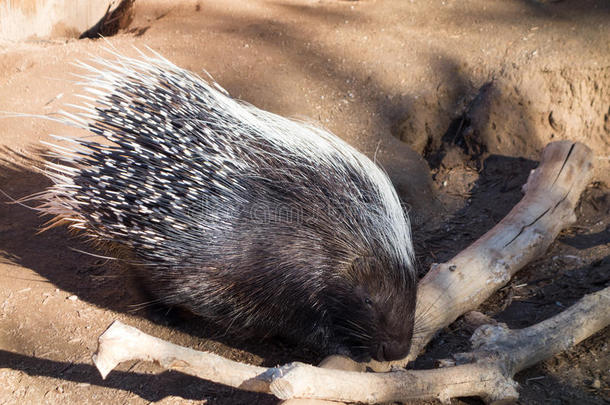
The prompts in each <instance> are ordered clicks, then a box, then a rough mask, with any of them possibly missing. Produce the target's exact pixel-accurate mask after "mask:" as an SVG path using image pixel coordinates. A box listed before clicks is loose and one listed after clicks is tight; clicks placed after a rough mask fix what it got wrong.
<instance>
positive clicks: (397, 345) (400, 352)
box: [373, 340, 411, 361]
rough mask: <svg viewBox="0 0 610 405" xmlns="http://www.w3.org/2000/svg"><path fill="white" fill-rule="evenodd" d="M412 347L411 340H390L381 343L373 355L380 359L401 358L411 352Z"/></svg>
mask: <svg viewBox="0 0 610 405" xmlns="http://www.w3.org/2000/svg"><path fill="white" fill-rule="evenodd" d="M410 348H411V342H409V341H407V342H404V341H399V340H388V341H385V342H381V343H380V344H379V346H378V348H377V353H376V355H375V356H373V357H375V360H378V361H392V360H399V359H402V358H404V357H406V355H407V354H409V349H410Z"/></svg>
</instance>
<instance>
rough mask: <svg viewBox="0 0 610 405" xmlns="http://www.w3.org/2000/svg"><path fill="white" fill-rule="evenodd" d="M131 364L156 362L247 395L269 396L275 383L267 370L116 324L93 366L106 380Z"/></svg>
mask: <svg viewBox="0 0 610 405" xmlns="http://www.w3.org/2000/svg"><path fill="white" fill-rule="evenodd" d="M129 360H145V361H154V362H157V363H159V364H160V365H161V367H163V368H166V369H168V370H169V369H172V370H177V371H181V372H183V373H185V374H190V375H194V376H196V377H199V378H202V379H204V380H208V381H213V382H215V383H219V384H224V385H228V386H231V387H235V388H240V389H243V390H246V391H255V392H269V383H270V382H271V377H269V376H266V374H265V373H266V372H267V369H266V368H264V367H258V366H252V365H249V364H243V363H239V362H236V361H232V360H229V359H225V358H224V357H221V356H218V355H216V354H214V353H209V352H199V351H196V350H193V349H188V348H186V347H182V346H178V345H175V344H173V343H170V342H167V341H165V340H162V339H159V338H156V337H153V336H150V335H147V334H146V333H144V332H141V331H140V330H138V329H136V328H134V327H132V326H128V325H125V324H123V323H121V322H120V321H114V322H113V323H112V324H111V325H110V326H109V327H108V329H106V331H105V332H104V333H103V334H102V335H101V336H100V337H99V339H98V348H97V352H96V353H95V354H94V355H93V363H94V364H95V366H96V367H97V369H98V370H99V372H100V374H101V375H102V378H106V376H107V375H108V373H109V372H110V371H112V370H113V369H114V368H115V367H116V366H117V365H118V364H119V363H122V362H124V361H129Z"/></svg>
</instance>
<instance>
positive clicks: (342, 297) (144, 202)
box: [38, 54, 416, 361]
mask: <svg viewBox="0 0 610 405" xmlns="http://www.w3.org/2000/svg"><path fill="white" fill-rule="evenodd" d="M116 58H117V59H115V60H106V59H101V58H98V59H95V60H94V62H95V63H94V64H93V65H88V64H84V63H81V64H80V65H81V67H83V68H84V69H86V70H87V73H86V74H85V75H84V76H82V78H83V79H84V84H85V91H86V92H87V93H88V94H87V95H83V97H84V98H87V99H89V100H90V101H91V102H90V103H89V102H83V104H82V105H80V106H75V107H78V108H80V110H81V111H80V112H79V113H78V114H70V113H67V112H63V114H62V117H63V118H62V119H61V120H62V121H63V122H64V123H67V124H70V125H75V126H77V127H80V128H83V129H86V130H88V131H89V132H91V133H93V134H95V135H100V136H101V137H103V138H105V139H106V141H108V142H101V143H99V142H96V141H95V140H93V139H91V138H90V137H87V138H76V139H73V138H62V137H57V138H59V139H62V140H66V141H69V142H71V144H72V145H73V146H71V147H69V148H65V147H61V146H58V147H57V148H56V149H55V151H56V156H59V157H60V159H61V161H60V162H59V163H52V162H50V161H49V163H48V166H47V167H48V169H47V175H48V176H49V177H50V178H51V179H52V180H53V182H54V185H53V186H51V187H49V188H48V189H47V190H45V191H44V192H42V193H40V195H39V196H38V198H40V199H41V200H42V204H41V206H40V210H41V211H42V212H44V213H45V214H51V215H53V216H54V219H52V220H51V221H50V222H51V223H52V224H57V223H62V222H67V223H68V224H69V226H70V227H71V228H76V229H81V230H85V231H86V233H87V234H88V235H91V236H92V237H93V238H94V239H95V240H96V241H98V242H103V243H108V244H112V245H119V246H122V247H124V248H127V249H129V251H130V252H132V254H131V258H132V262H135V263H136V265H135V266H133V268H134V269H135V272H136V273H137V275H138V276H139V279H140V280H143V281H144V283H145V287H146V289H148V290H149V291H151V292H152V293H153V294H154V295H155V296H156V297H157V298H158V299H159V300H160V301H161V302H162V303H164V304H166V305H170V306H180V307H184V308H186V309H188V310H190V311H192V312H193V313H195V314H196V315H199V316H201V317H202V318H204V319H206V320H208V321H212V322H213V323H215V324H218V325H220V326H222V327H224V328H230V329H231V330H239V331H248V332H249V334H255V335H264V336H276V335H277V336H283V337H286V338H289V339H291V340H293V341H295V342H297V343H302V344H307V345H310V346H313V347H315V348H316V349H318V350H320V351H321V352H323V353H326V354H329V353H343V354H348V355H350V356H352V357H353V358H355V359H357V360H368V359H370V358H374V359H376V360H379V361H383V360H394V359H398V358H401V357H403V356H404V355H406V354H407V353H408V350H409V348H410V342H411V337H412V333H413V325H414V319H413V318H414V309H415V293H416V276H415V272H414V258H413V247H412V241H411V233H410V232H411V231H410V225H409V221H408V217H407V215H406V214H405V213H404V211H403V209H402V206H401V203H400V201H399V198H398V196H397V194H396V191H395V190H394V188H393V186H392V184H391V182H390V180H389V178H388V177H387V175H386V174H385V173H384V172H383V171H382V170H381V169H380V168H379V167H378V166H377V165H376V164H375V163H373V162H372V161H371V160H370V159H369V158H367V157H366V156H365V155H363V154H362V153H360V152H358V151H357V150H355V149H354V148H353V147H351V146H349V145H348V144H347V143H345V142H344V141H342V140H341V139H339V138H338V137H336V136H335V135H333V134H331V133H329V132H327V131H326V130H324V129H321V128H319V127H317V126H315V125H312V124H308V123H305V122H300V121H296V120H291V119H287V118H283V117H280V116H278V115H275V114H272V113H269V112H266V111H263V110H260V109H258V108H256V107H254V106H252V105H249V104H247V103H245V102H242V101H239V100H236V99H233V98H231V97H230V96H229V94H228V93H227V92H226V91H225V90H224V89H222V88H221V87H220V86H219V85H218V84H217V83H215V82H207V81H205V80H204V79H202V78H200V77H199V76H197V75H195V74H193V73H191V72H188V71H186V70H183V69H181V68H179V67H177V66H175V65H174V64H172V63H171V62H169V61H168V60H166V59H164V58H163V57H161V56H159V55H157V54H155V55H153V56H143V57H142V58H141V59H132V58H128V57H125V56H121V55H117V56H116ZM96 66H97V67H96Z"/></svg>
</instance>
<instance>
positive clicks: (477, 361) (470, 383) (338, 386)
mask: <svg viewBox="0 0 610 405" xmlns="http://www.w3.org/2000/svg"><path fill="white" fill-rule="evenodd" d="M609 306H610V287H608V288H606V289H605V290H601V291H598V292H596V293H593V294H590V295H588V296H586V297H584V298H583V299H581V300H580V301H579V302H578V303H577V304H575V305H573V306H572V307H570V308H569V309H568V310H566V311H565V312H563V313H560V314H559V315H556V316H554V317H553V318H550V319H548V320H546V321H544V322H541V323H539V324H537V325H534V326H531V327H529V328H525V329H521V330H514V331H512V330H509V329H507V328H506V326H505V325H494V326H492V325H485V326H482V327H480V328H479V329H477V330H476V331H475V333H474V334H473V337H472V342H473V346H474V347H475V349H476V350H475V351H474V352H471V353H462V354H458V355H456V356H454V357H455V359H456V361H457V363H458V364H460V363H461V364H460V365H457V366H452V367H447V368H441V369H436V370H418V371H394V372H390V373H364V372H354V371H344V370H332V369H328V368H319V367H314V366H310V365H307V364H303V363H290V364H287V365H285V366H281V367H273V368H269V369H266V368H263V367H257V366H250V365H246V364H242V363H238V362H235V361H231V360H227V359H224V358H222V357H220V356H217V355H215V354H211V353H203V352H197V351H195V350H191V349H187V348H184V347H181V346H177V345H174V344H172V343H169V342H166V341H163V340H161V339H157V338H155V337H152V336H149V335H146V334H145V333H142V332H140V331H139V330H137V329H135V328H132V327H129V326H126V325H124V324H122V323H120V322H118V321H117V322H114V323H113V324H112V325H111V326H110V327H109V328H108V330H107V331H106V332H104V334H103V335H102V336H101V337H100V344H99V348H98V352H97V355H95V356H94V362H95V364H96V366H97V367H98V369H99V370H100V372H101V373H102V376H103V377H105V376H106V375H107V374H108V372H109V371H110V370H111V369H112V368H114V367H115V366H116V365H117V364H118V363H119V362H122V361H127V360H133V359H139V360H148V361H156V362H158V363H159V364H161V365H162V366H163V367H165V368H168V369H170V368H171V369H174V370H178V371H181V372H184V373H186V374H190V375H194V376H197V377H200V378H204V379H206V380H210V381H214V382H217V383H221V384H225V385H229V386H232V387H235V388H240V389H244V390H248V391H256V392H267V393H272V394H274V395H275V396H277V397H278V398H280V399H288V398H310V399H312V400H316V401H317V400H325V401H326V400H328V401H343V402H366V403H378V402H391V401H405V400H408V399H416V398H419V399H427V398H437V399H440V400H441V401H443V402H449V401H450V399H451V398H454V397H461V396H480V397H482V398H484V399H486V400H487V401H488V402H497V401H506V400H515V399H517V397H518V393H517V390H516V386H517V384H516V383H515V382H514V381H513V380H512V377H513V375H514V374H515V373H517V372H518V371H520V370H522V369H524V368H526V367H529V366H531V365H533V364H535V363H537V362H539V361H542V360H544V359H545V358H548V357H550V356H552V355H554V354H555V353H558V352H560V351H563V350H566V349H568V348H569V347H571V346H573V345H575V344H578V343H579V342H581V341H582V340H583V339H586V338H587V337H588V336H590V335H592V334H593V333H595V332H597V331H599V330H601V329H603V328H604V327H606V326H608V325H609V324H610V312H609V311H607V308H608V307H609ZM335 359H336V360H337V361H341V360H340V357H338V356H337V357H335ZM466 362H468V364H464V363H466ZM447 363H448V362H447V361H445V364H447ZM335 365H336V364H335ZM300 401H301V403H303V402H302V400H300ZM334 403H335V404H336V402H334Z"/></svg>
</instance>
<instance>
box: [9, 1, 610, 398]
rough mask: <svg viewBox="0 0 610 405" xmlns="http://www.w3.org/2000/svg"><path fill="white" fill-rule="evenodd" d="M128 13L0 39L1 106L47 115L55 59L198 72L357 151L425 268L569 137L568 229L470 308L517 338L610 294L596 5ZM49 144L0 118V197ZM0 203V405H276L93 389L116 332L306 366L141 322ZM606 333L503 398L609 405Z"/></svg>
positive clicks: (605, 56)
mask: <svg viewBox="0 0 610 405" xmlns="http://www.w3.org/2000/svg"><path fill="white" fill-rule="evenodd" d="M140 3H143V2H136V6H135V14H134V19H133V21H132V22H131V24H130V25H129V26H128V27H126V28H125V29H123V30H121V31H120V32H119V33H118V34H117V35H115V36H112V37H110V38H107V40H106V41H103V40H90V39H85V40H78V39H75V38H51V39H44V40H43V39H31V40H28V41H24V42H19V43H15V42H6V41H5V42H0V110H2V111H10V112H16V113H29V114H48V113H52V112H55V111H58V110H59V109H60V108H62V105H64V104H65V103H69V102H71V101H74V100H75V97H74V94H75V92H76V91H77V90H78V87H77V86H76V85H75V84H74V77H73V76H71V74H72V73H78V69H77V68H76V67H74V66H73V65H71V63H72V62H75V61H76V60H78V59H80V60H83V59H87V58H88V56H89V55H104V52H105V51H104V48H107V47H114V48H116V50H118V51H119V52H121V53H124V54H128V55H134V54H135V53H136V51H135V50H134V48H133V47H134V46H135V47H138V48H141V49H142V48H144V47H146V46H148V47H150V48H152V49H154V50H155V51H158V52H160V53H161V54H163V55H164V56H165V57H167V58H168V59H170V60H172V61H173V62H175V63H176V64H178V65H179V66H182V67H185V68H187V69H190V70H193V71H196V72H201V71H202V70H203V69H205V70H206V71H208V72H209V73H210V74H211V75H212V76H213V77H214V78H215V79H216V80H217V81H218V82H219V83H221V84H222V85H223V86H224V87H225V88H226V89H228V90H229V92H230V93H231V94H232V95H233V96H235V97H239V98H242V99H244V100H247V101H249V102H251V103H253V104H255V105H257V106H259V107H261V108H264V109H267V110H270V111H273V112H276V113H280V114H282V115H287V116H299V117H309V118H311V119H313V120H315V121H318V122H320V123H322V124H323V125H325V126H326V127H328V128H329V129H331V130H332V131H333V132H335V133H336V134H338V135H339V136H341V137H343V138H344V139H346V140H348V141H349V142H350V143H352V144H353V145H355V146H356V147H358V148H359V149H361V150H362V151H364V152H365V153H367V154H368V155H369V156H371V157H373V156H374V157H375V158H376V159H377V161H378V162H380V163H381V164H382V165H383V166H384V167H385V168H386V170H387V171H388V173H389V174H390V176H391V178H392V180H393V182H394V184H395V185H396V187H397V189H398V191H399V193H400V195H401V197H402V198H403V200H404V201H405V202H406V204H407V206H408V208H409V209H410V213H411V216H412V218H413V223H414V235H415V236H414V237H415V239H416V240H415V242H416V246H417V252H418V256H419V260H420V262H421V264H422V266H421V269H422V272H424V271H425V270H424V269H427V268H428V266H429V264H430V263H432V262H439V261H443V260H446V259H448V258H450V257H451V256H452V255H454V254H455V253H456V252H458V251H459V250H461V249H463V248H464V247H465V246H467V245H468V244H469V243H470V242H472V241H474V240H475V239H476V238H477V237H479V236H480V235H482V234H483V233H484V232H485V231H486V230H488V229H490V228H491V227H492V226H493V225H494V224H495V223H496V222H498V221H499V220H500V219H501V218H502V217H503V216H504V215H505V214H506V213H508V211H509V210H510V208H511V207H512V206H513V205H514V204H515V203H516V202H517V201H518V200H519V199H520V197H521V193H520V186H521V185H522V184H523V183H524V182H525V180H526V178H527V175H528V173H529V171H530V170H531V169H532V168H534V167H535V166H536V159H537V158H538V156H539V152H540V150H541V148H542V147H543V146H544V145H545V144H546V143H547V142H549V141H552V140H557V139H572V140H578V141H581V142H584V143H585V144H587V145H588V146H589V147H591V148H592V149H593V150H594V151H595V153H596V156H597V159H596V162H595V164H596V166H597V170H596V175H595V179H594V180H595V181H594V182H593V183H592V184H591V185H590V186H589V187H588V188H587V190H586V191H585V193H584V195H583V197H582V200H581V203H580V205H579V207H578V212H577V214H578V222H577V223H576V224H575V225H574V226H573V227H571V228H569V229H567V230H566V231H564V232H563V233H562V234H561V235H560V237H559V238H558V239H557V241H556V242H555V243H553V245H552V246H551V247H550V249H549V251H548V252H547V254H546V255H545V256H544V257H542V258H540V259H539V260H537V261H536V262H535V263H531V264H530V265H529V266H528V267H527V268H525V269H523V270H522V271H521V272H520V273H518V275H517V276H516V278H515V279H514V280H513V281H511V283H510V284H509V285H508V286H507V287H505V288H504V289H502V290H501V291H499V292H498V293H497V294H495V295H494V296H493V297H492V298H491V299H490V300H489V301H488V302H486V303H485V304H484V306H483V308H482V309H481V310H482V311H483V312H485V313H487V314H489V315H491V316H493V317H495V318H496V319H498V320H501V321H503V322H507V323H508V324H509V326H511V327H523V326H527V325H530V324H533V323H535V322H539V321H540V320H543V319H545V318H547V317H549V316H551V315H553V314H555V313H557V312H559V311H561V310H562V309H563V308H565V307H566V306H568V305H570V304H571V303H573V302H574V301H575V300H577V299H578V298H579V297H581V296H582V295H583V294H586V293H588V292H592V291H596V290H598V289H601V288H603V287H605V286H607V285H608V282H609V279H610V193H609V189H608V183H609V181H610V174H609V173H610V171H609V168H610V90H609V85H610V42H609V41H608V38H610V3H609V2H608V1H607V0H599V1H586V0H585V1H568V0H565V1H561V0H559V1H526V0H502V1H500V0H493V1H489V0H471V1H454V0H444V1H440V0H432V1H423V0H411V1H374V0H364V1H334V0H322V1H307V0H295V1H288V0H277V1H262V0H260V1H252V0H243V1H239V0H227V1H223V2H215V1H176V2H174V1H170V0H157V1H150V2H146V4H140ZM49 133H56V134H73V133H74V131H72V130H68V129H66V128H63V127H61V126H59V125H55V124H53V123H51V122H49V121H46V120H43V119H37V118H32V117H13V118H8V117H7V116H6V115H4V116H3V117H2V118H0V143H1V145H2V147H3V148H2V151H1V155H0V159H1V162H0V190H2V191H4V192H5V193H7V194H9V195H10V196H13V197H23V196H26V195H29V194H32V193H35V192H38V191H41V190H42V189H44V187H45V186H47V185H49V182H48V181H47V180H46V179H45V178H44V177H43V176H42V175H40V174H39V173H38V172H37V171H36V170H34V169H33V168H32V167H33V166H35V165H36V164H37V163H36V161H37V160H38V158H37V157H36V155H35V153H34V152H35V150H36V149H38V148H40V146H41V144H40V142H39V141H41V140H49V139H50V138H49ZM0 199H2V204H0V280H1V281H0V404H26V403H35V404H38V403H65V404H88V403H92V404H93V403H95V404H98V403H109V404H110V403H112V404H114V403H121V404H144V403H151V402H154V403H163V404H170V403H209V404H240V403H243V404H251V403H265V404H272V403H276V402H277V401H276V400H274V399H273V398H272V397H270V396H264V395H254V394H250V393H243V392H240V391H237V390H233V389H228V388H225V387H222V386H218V385H215V384H210V383H206V382H201V381H197V380H196V379H194V378H191V377H188V376H185V375H183V374H180V373H178V372H160V370H159V369H158V368H157V367H156V366H154V365H151V364H148V363H130V364H123V365H121V366H120V367H119V369H118V371H114V372H112V373H111V374H110V376H109V377H108V379H106V380H102V379H101V378H100V376H99V375H98V373H97V372H96V370H95V369H94V368H93V366H92V363H91V360H90V356H91V354H92V353H93V352H94V350H95V348H96V338H97V337H98V336H99V335H100V334H101V333H102V332H103V330H104V329H105V328H106V327H107V326H108V325H109V324H110V323H111V322H112V321H113V320H114V319H120V320H122V321H123V322H125V323H128V324H131V325H134V326H136V327H138V328H140V329H142V330H144V331H146V332H148V333H150V334H153V335H156V336H159V337H162V338H164V339H168V340H170V341H172V342H175V343H178V344H181V345H186V346H189V347H193V348H196V349H199V350H213V351H215V352H216V353H219V354H221V355H224V356H227V357H230V358H233V359H236V360H239V361H244V362H250V363H254V364H265V365H274V364H278V363H282V362H287V361H292V360H301V361H307V362H313V363H315V362H317V361H318V360H319V355H318V354H316V353H314V352H311V351H308V350H306V349H303V348H296V347H293V346H291V345H289V344H286V343H284V342H280V341H263V342H259V341H246V342H241V341H239V340H238V339H235V338H233V337H227V336H222V335H220V334H219V333H218V332H216V331H215V330H214V328H213V327H212V326H210V325H205V324H202V323H201V322H200V321H198V320H197V319H194V318H185V317H177V316H174V314H172V313H171V311H170V313H166V312H160V311H158V310H157V311H153V310H151V309H147V308H144V309H143V308H141V306H139V305H138V304H140V303H141V302H142V301H143V300H144V298H143V297H142V295H141V294H140V293H139V291H138V289H137V287H135V286H134V285H132V284H131V283H130V281H129V280H130V279H129V277H128V275H127V274H126V271H125V269H122V268H120V267H118V266H116V265H113V264H112V263H109V262H108V261H106V260H103V259H98V258H95V257H91V256H89V255H84V254H82V253H80V252H78V251H76V250H87V251H91V247H89V246H87V245H86V244H85V243H84V242H83V241H82V240H81V239H79V238H78V237H75V236H73V235H70V234H69V233H68V232H66V230H65V229H62V228H56V229H52V230H50V231H47V232H44V233H41V234H38V233H37V231H38V229H39V227H40V226H41V224H43V223H44V219H42V218H39V217H38V216H37V215H36V213H35V212H33V211H32V210H30V209H27V208H24V207H21V206H19V205H10V204H5V203H4V202H6V201H8V198H6V197H4V196H2V197H0ZM75 249H76V250H75ZM471 332H472V331H471V330H470V329H469V327H468V325H466V324H464V323H463V322H462V321H460V320H458V321H457V322H456V323H455V324H454V325H452V326H450V327H449V328H447V330H445V331H443V332H442V333H440V334H439V336H438V337H437V338H436V339H435V340H434V341H433V342H432V343H431V344H430V345H429V347H428V351H427V352H426V353H425V354H424V355H423V356H422V357H421V358H420V359H419V360H418V361H417V362H416V363H415V365H414V367H431V366H433V360H434V359H436V358H441V357H444V356H447V355H449V354H450V353H452V352H456V351H462V350H466V349H468V337H469V335H470V333H471ZM609 336H610V333H609V331H608V330H606V331H603V332H600V333H598V334H597V335H596V336H594V337H592V338H590V339H588V340H587V341H585V342H583V343H582V344H581V345H579V346H578V347H577V348H574V349H572V350H570V351H568V352H566V353H563V354H561V355H558V356H556V357H554V358H552V359H550V360H548V361H546V362H544V363H542V364H540V365H538V366H535V367H533V368H531V369H529V370H526V371H524V372H522V373H520V374H519V375H518V376H517V379H518V381H519V382H520V383H521V389H520V392H521V400H520V402H521V403H523V404H548V403H551V404H604V403H608V402H609V401H610V373H609V370H610V354H609V347H608V346H609V344H610V343H609V339H608V337H609ZM417 403H423V402H417ZM430 403H432V402H430ZM455 403H459V404H477V403H480V402H478V400H476V399H460V400H455Z"/></svg>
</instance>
